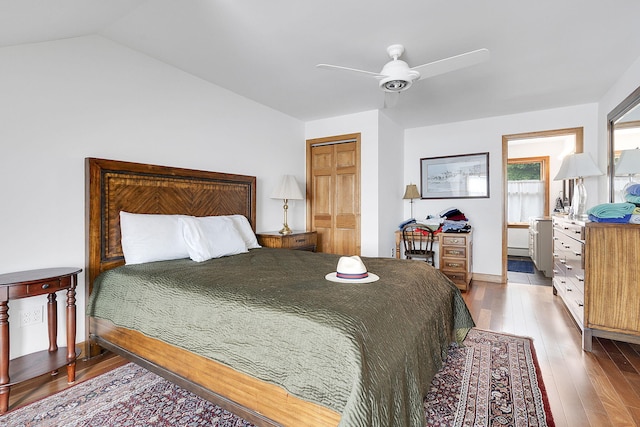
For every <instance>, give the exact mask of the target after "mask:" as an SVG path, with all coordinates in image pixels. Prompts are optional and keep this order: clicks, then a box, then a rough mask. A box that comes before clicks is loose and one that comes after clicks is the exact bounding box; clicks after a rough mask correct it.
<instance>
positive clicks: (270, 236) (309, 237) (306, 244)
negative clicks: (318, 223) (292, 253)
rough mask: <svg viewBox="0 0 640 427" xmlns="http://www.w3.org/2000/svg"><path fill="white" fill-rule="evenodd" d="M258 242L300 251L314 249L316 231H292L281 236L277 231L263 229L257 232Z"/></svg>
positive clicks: (316, 239)
mask: <svg viewBox="0 0 640 427" xmlns="http://www.w3.org/2000/svg"><path fill="white" fill-rule="evenodd" d="M256 236H257V237H258V243H259V244H260V245H261V246H264V247H267V248H280V249H297V250H301V251H312V252H315V251H316V246H317V245H318V233H317V232H315V231H294V232H293V233H291V234H288V235H286V236H283V235H282V234H280V233H278V232H277V231H263V232H260V233H257V234H256Z"/></svg>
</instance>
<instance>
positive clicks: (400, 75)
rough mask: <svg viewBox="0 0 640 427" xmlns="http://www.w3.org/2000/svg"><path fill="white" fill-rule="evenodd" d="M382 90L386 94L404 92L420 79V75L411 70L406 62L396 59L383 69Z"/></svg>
mask: <svg viewBox="0 0 640 427" xmlns="http://www.w3.org/2000/svg"><path fill="white" fill-rule="evenodd" d="M380 74H381V75H383V76H385V77H384V78H383V79H382V80H380V88H381V89H382V90H384V91H386V92H402V91H405V90H407V89H409V88H410V87H411V85H412V84H413V82H414V81H416V80H418V79H419V78H420V73H419V72H417V71H415V70H412V69H410V68H409V65H407V63H406V62H404V61H402V60H400V59H394V60H393V61H390V62H388V63H387V64H385V66H384V67H383V68H382V71H381V72H380Z"/></svg>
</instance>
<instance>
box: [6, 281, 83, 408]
mask: <svg viewBox="0 0 640 427" xmlns="http://www.w3.org/2000/svg"><path fill="white" fill-rule="evenodd" d="M81 271H82V270H81V269H78V268H46V269H42V270H30V271H20V272H17V273H7V274H0V414H3V413H5V412H7V410H8V409H9V390H10V388H11V386H12V385H15V384H17V383H20V382H22V381H25V380H28V379H30V378H35V377H37V376H40V375H43V374H46V373H47V372H51V373H57V370H58V368H61V367H63V366H65V365H67V382H68V383H70V384H71V383H73V382H74V381H75V380H76V358H77V357H78V355H79V354H80V350H79V349H76V284H77V278H78V273H80V272H81ZM64 289H66V290H67V310H66V314H67V347H61V348H58V344H57V341H58V305H57V303H56V292H57V291H61V290H64ZM36 295H47V298H48V303H47V319H48V329H49V349H48V350H43V351H39V352H36V353H32V354H27V355H25V356H22V357H18V358H16V359H13V360H12V361H11V366H9V306H8V302H9V300H14V299H20V298H28V297H32V296H36Z"/></svg>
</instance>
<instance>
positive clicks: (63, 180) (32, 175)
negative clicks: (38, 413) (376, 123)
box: [0, 36, 377, 358]
mask: <svg viewBox="0 0 640 427" xmlns="http://www.w3.org/2000/svg"><path fill="white" fill-rule="evenodd" d="M0 64H2V67H0V93H1V94H2V96H1V97H0V117H2V121H1V122H0V144H1V147H2V154H1V155H0V183H1V184H0V200H1V201H2V204H1V205H0V206H1V207H0V236H1V242H2V243H1V245H0V260H2V262H1V263H0V273H6V272H13V271H20V270H27V269H37V268H46V267H56V266H77V267H82V268H84V267H85V229H84V158H85V157H102V158H110V159H117V160H127V161H136V162H143V163H153V164H159V165H169V166H176V167H185V168H192V169H204V170H213V171H220V172H228V173H240V174H245V175H256V176H257V213H258V214H257V229H258V230H266V229H270V230H276V229H279V227H280V226H281V222H282V202H281V201H277V200H271V199H269V194H270V192H271V191H272V189H273V187H275V185H276V184H277V182H278V180H279V178H280V175H281V174H284V173H290V174H293V175H295V176H296V177H297V178H298V179H299V180H300V182H304V178H305V175H304V158H305V157H304V156H305V135H304V125H303V123H302V122H300V121H298V120H296V119H293V118H291V117H289V116H286V115H283V114H281V113H279V112H276V111H274V110H272V109H269V108H267V107H264V106H262V105H260V104H257V103H255V102H253V101H250V100H248V99H246V98H243V97H240V96H238V95H236V94H234V93H232V92H229V91H227V90H224V89H221V88H220V87H217V86H215V85H212V84H210V83H207V82H205V81H203V80H201V79H199V78H196V77H193V76H191V75H189V74H186V73H184V72H182V71H180V70H178V69H175V68H173V67H170V66H167V65H165V64H163V63H161V62H158V61H156V60H154V59H151V58H149V57H147V56H144V55H141V54H139V53H137V52H135V51H132V50H130V49H127V48H124V47H122V46H120V45H118V44H116V43H113V42H111V41H109V40H107V39H104V38H101V37H99V36H91V37H82V38H74V39H67V40H61V41H56V42H48V43H40V44H31V45H23V46H17V47H6V48H2V49H0ZM376 163H377V160H375V159H374V162H373V164H376ZM369 173H371V171H369ZM289 224H290V225H291V226H292V227H293V228H304V227H305V204H304V201H294V202H292V203H291V206H290V209H289ZM80 279H81V280H80V283H79V291H78V298H77V307H78V312H77V318H78V341H83V340H84V322H83V319H84V305H85V296H84V275H82V276H81V278H80ZM64 300H65V298H61V297H59V298H58V301H59V313H63V311H62V309H63V307H62V304H63V301H64ZM45 303H46V298H45V297H36V298H29V299H24V300H16V301H14V302H11V303H10V310H9V315H10V316H11V317H10V321H11V323H10V327H11V332H10V333H11V358H14V357H16V356H18V355H22V354H26V353H30V352H33V351H37V350H42V349H45V348H46V347H47V345H46V343H47V339H46V327H45V325H44V324H42V325H35V326H29V327H25V328H20V327H19V322H17V320H18V319H19V316H18V314H19V312H20V310H24V309H31V308H33V307H37V306H41V305H44V304H45ZM58 319H59V329H60V334H59V342H60V344H61V345H64V344H63V343H64V333H63V332H64V326H65V322H64V316H62V315H60V314H59V318H58ZM27 335H28V336H29V339H28V340H25V339H23V338H24V337H26V336H27Z"/></svg>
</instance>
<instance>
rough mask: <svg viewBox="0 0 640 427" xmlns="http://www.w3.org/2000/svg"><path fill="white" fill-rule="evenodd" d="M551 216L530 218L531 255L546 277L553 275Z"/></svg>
mask: <svg viewBox="0 0 640 427" xmlns="http://www.w3.org/2000/svg"><path fill="white" fill-rule="evenodd" d="M552 228H553V224H552V222H551V218H531V219H530V220H529V257H531V260H532V261H533V263H534V264H535V266H536V268H537V269H538V270H539V271H541V272H542V273H544V275H545V276H546V277H552V276H553V254H552V252H553V243H552V238H551V237H552Z"/></svg>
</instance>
